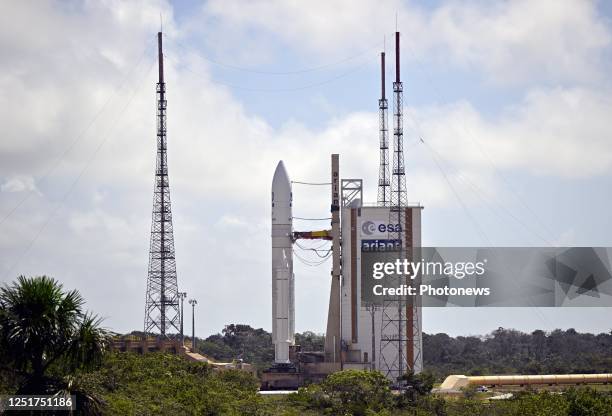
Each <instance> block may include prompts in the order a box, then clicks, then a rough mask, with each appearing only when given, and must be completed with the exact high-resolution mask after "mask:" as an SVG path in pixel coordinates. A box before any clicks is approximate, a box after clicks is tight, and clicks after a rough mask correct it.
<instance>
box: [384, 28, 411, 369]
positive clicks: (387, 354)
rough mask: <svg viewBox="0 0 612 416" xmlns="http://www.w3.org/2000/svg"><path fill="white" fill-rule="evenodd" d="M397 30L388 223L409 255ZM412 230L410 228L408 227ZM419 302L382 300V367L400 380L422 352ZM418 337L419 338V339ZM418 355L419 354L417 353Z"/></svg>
mask: <svg viewBox="0 0 612 416" xmlns="http://www.w3.org/2000/svg"><path fill="white" fill-rule="evenodd" d="M399 35H400V34H399V32H395V82H394V83H393V93H394V96H393V172H392V177H391V204H390V206H391V208H390V210H389V223H390V224H400V227H399V231H397V232H394V233H390V234H391V235H390V236H389V237H390V238H392V239H395V240H397V241H398V242H399V245H398V247H399V249H398V252H397V254H398V258H399V259H405V258H407V257H409V255H410V254H409V250H408V249H409V243H408V239H407V238H406V237H407V235H406V232H407V230H406V229H407V225H408V224H409V223H410V222H411V221H410V222H408V221H406V216H407V215H410V210H409V209H408V208H407V206H408V199H407V195H406V173H405V169H404V131H403V108H402V107H403V85H402V82H401V80H400V47H399V45H400V42H399V41H400V39H399ZM409 232H411V230H410V231H409ZM390 283H392V285H393V286H397V287H399V286H400V285H402V284H406V283H407V278H406V276H404V275H400V276H393V278H392V280H391V281H390ZM417 307H418V303H417V302H415V299H413V298H409V297H407V296H396V297H393V298H386V299H385V300H383V305H382V311H381V319H382V323H381V337H380V354H379V369H380V371H382V372H383V374H385V375H386V376H387V377H388V378H390V379H393V380H397V379H398V378H399V377H400V376H402V375H404V374H405V373H407V372H409V371H411V370H412V369H413V368H414V367H415V365H414V364H415V360H418V359H420V352H419V351H415V350H417V348H415V345H420V341H418V337H419V334H420V329H419V328H420V326H419V323H418V317H419V313H418V310H417V309H416V308H417ZM417 341H418V342H417ZM417 356H418V357H417Z"/></svg>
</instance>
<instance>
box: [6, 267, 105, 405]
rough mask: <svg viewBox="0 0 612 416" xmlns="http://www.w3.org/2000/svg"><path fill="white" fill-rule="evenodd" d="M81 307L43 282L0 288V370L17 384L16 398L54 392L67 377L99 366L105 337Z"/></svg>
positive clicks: (78, 299)
mask: <svg viewBox="0 0 612 416" xmlns="http://www.w3.org/2000/svg"><path fill="white" fill-rule="evenodd" d="M83 304H84V300H83V298H82V296H81V295H80V294H79V292H77V291H76V290H72V291H69V292H64V291H63V286H62V285H61V284H60V283H59V282H57V281H56V280H54V279H52V278H49V277H47V276H40V277H32V278H26V277H24V276H19V277H18V278H17V281H16V282H13V283H12V284H10V285H8V284H7V285H5V286H4V287H2V288H0V363H2V364H0V365H1V366H2V370H4V371H5V372H8V373H9V374H12V375H13V376H14V379H19V380H21V383H20V386H19V389H18V392H20V393H38V394H44V393H50V392H54V391H57V390H58V389H59V388H60V385H61V383H62V382H61V380H63V379H64V378H65V377H66V376H68V375H71V374H74V372H75V371H77V370H85V369H88V368H92V367H93V366H95V365H97V364H98V363H99V362H100V360H101V358H102V355H103V353H104V351H105V350H106V349H107V347H108V343H109V335H110V333H109V332H108V331H107V330H105V329H103V328H101V327H100V323H101V320H100V319H99V318H97V317H96V316H95V315H92V314H91V313H88V312H85V311H84V310H83Z"/></svg>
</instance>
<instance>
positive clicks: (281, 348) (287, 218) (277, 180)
mask: <svg viewBox="0 0 612 416" xmlns="http://www.w3.org/2000/svg"><path fill="white" fill-rule="evenodd" d="M292 199H293V195H292V192H291V182H290V181H289V176H288V175H287V171H286V170H285V165H284V164H283V161H282V160H281V161H280V162H278V165H277V166H276V171H275V172H274V179H272V342H273V343H274V362H275V363H279V364H280V363H283V364H288V363H289V346H290V345H293V342H294V333H295V306H294V285H293V281H294V278H293V246H292V245H293V242H292V233H293V224H292V223H293V213H292V207H291V205H292Z"/></svg>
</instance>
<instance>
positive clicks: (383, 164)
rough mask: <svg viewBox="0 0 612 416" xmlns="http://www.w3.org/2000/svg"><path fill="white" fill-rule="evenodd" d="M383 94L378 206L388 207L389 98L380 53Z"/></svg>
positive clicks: (381, 96) (380, 111)
mask: <svg viewBox="0 0 612 416" xmlns="http://www.w3.org/2000/svg"><path fill="white" fill-rule="evenodd" d="M380 76H381V90H380V91H381V93H380V99H379V100H378V127H379V138H380V165H379V168H378V199H377V200H378V205H379V206H383V207H388V206H389V204H390V203H391V189H390V184H389V176H390V175H389V138H388V135H387V132H388V128H387V108H388V107H389V106H388V103H387V98H386V97H385V53H384V52H381V53H380Z"/></svg>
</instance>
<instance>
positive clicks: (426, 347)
mask: <svg viewBox="0 0 612 416" xmlns="http://www.w3.org/2000/svg"><path fill="white" fill-rule="evenodd" d="M423 361H424V366H425V368H427V370H428V371H431V372H432V373H433V374H434V375H435V376H436V378H437V379H438V380H439V381H441V380H442V379H444V377H446V376H447V375H448V374H466V375H482V374H576V373H611V372H612V332H611V333H601V334H598V335H594V334H581V333H578V332H576V331H575V330H574V329H568V330H567V331H562V330H560V329H556V330H554V331H552V332H550V333H545V332H544V331H541V330H537V331H533V332H532V333H531V334H526V333H523V332H520V331H516V330H513V329H504V328H499V329H497V330H495V331H493V332H492V333H491V334H489V335H487V336H485V337H476V336H469V337H462V336H459V337H450V336H448V335H447V334H435V335H429V334H423Z"/></svg>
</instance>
